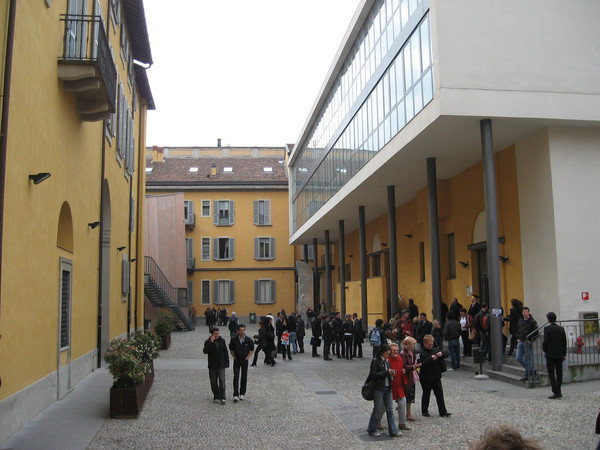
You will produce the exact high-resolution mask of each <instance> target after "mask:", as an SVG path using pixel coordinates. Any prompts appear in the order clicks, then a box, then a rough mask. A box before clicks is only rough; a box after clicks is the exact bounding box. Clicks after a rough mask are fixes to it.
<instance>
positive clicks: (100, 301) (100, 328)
mask: <svg viewBox="0 0 600 450" xmlns="http://www.w3.org/2000/svg"><path fill="white" fill-rule="evenodd" d="M104 127H105V125H104V122H102V170H101V174H100V237H99V238H98V335H97V339H98V347H97V353H98V361H97V366H98V369H99V368H100V367H102V278H103V275H104V274H103V272H102V264H103V262H104V261H103V257H102V239H103V236H104V195H103V191H104V177H105V175H106V163H105V160H106V139H105V138H104Z"/></svg>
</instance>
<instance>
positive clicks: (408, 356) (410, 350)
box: [400, 336, 421, 422]
mask: <svg viewBox="0 0 600 450" xmlns="http://www.w3.org/2000/svg"><path fill="white" fill-rule="evenodd" d="M416 343H417V341H416V339H415V338H412V337H410V336H407V337H405V338H404V340H403V341H402V351H401V352H400V358H402V366H403V367H404V371H405V372H404V380H403V384H402V388H403V390H404V395H405V397H406V420H410V421H411V422H412V421H414V420H416V419H415V418H414V417H413V415H412V414H411V413H410V405H412V404H413V403H414V402H415V381H418V379H419V373H418V372H417V369H418V368H419V367H421V363H419V362H417V358H416V356H415V352H414V349H415V344H416Z"/></svg>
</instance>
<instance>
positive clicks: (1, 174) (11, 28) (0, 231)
mask: <svg viewBox="0 0 600 450" xmlns="http://www.w3.org/2000/svg"><path fill="white" fill-rule="evenodd" d="M9 8H10V9H9V12H8V27H7V33H6V56H5V57H4V90H3V92H2V99H3V101H2V120H1V122H0V317H2V315H1V314H2V312H1V311H2V308H1V305H2V244H3V236H4V190H5V187H6V149H7V142H8V112H9V103H10V85H11V78H12V60H13V45H14V42H15V21H16V15H17V0H11V1H10V5H9ZM1 337H2V335H0V338H1ZM1 385H2V380H1V379H0V386H1Z"/></svg>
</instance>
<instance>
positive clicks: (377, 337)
mask: <svg viewBox="0 0 600 450" xmlns="http://www.w3.org/2000/svg"><path fill="white" fill-rule="evenodd" d="M369 343H370V344H371V347H379V346H380V345H381V333H380V331H379V330H378V329H377V328H373V329H372V330H371V334H369Z"/></svg>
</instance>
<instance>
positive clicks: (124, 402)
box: [104, 332, 158, 417]
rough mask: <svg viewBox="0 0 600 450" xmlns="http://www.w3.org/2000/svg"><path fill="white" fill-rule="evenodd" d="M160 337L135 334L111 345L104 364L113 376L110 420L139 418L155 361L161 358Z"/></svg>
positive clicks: (152, 374)
mask: <svg viewBox="0 0 600 450" xmlns="http://www.w3.org/2000/svg"><path fill="white" fill-rule="evenodd" d="M157 340H158V338H157V337H156V336H155V335H153V334H148V335H145V334H144V333H142V332H135V333H133V334H132V335H130V336H129V338H127V339H122V338H116V339H113V340H112V341H111V342H110V345H109V346H108V348H107V349H106V353H105V354H104V361H106V363H107V364H108V370H109V372H110V374H111V375H112V376H113V380H114V381H113V386H112V387H111V389H110V415H111V417H136V416H137V415H138V414H139V412H140V411H141V409H142V405H143V404H144V400H145V399H146V395H147V394H148V391H149V390H150V386H152V381H153V380H154V370H153V367H154V366H153V363H152V360H153V359H154V358H155V357H156V356H158V350H157V343H158V342H157Z"/></svg>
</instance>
